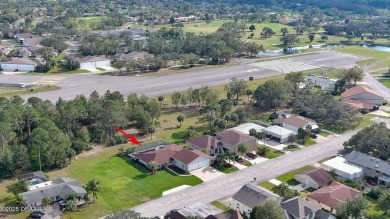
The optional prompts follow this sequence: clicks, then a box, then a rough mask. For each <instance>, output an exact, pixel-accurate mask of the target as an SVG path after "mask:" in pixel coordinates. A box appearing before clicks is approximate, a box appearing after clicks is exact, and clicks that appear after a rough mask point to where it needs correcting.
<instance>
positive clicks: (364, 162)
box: [345, 151, 390, 176]
mask: <svg viewBox="0 0 390 219" xmlns="http://www.w3.org/2000/svg"><path fill="white" fill-rule="evenodd" d="M345 160H346V161H348V162H349V163H352V164H355V165H358V166H361V167H365V168H370V169H372V170H376V171H379V172H381V173H384V174H386V175H388V176H390V163H389V162H387V161H384V160H381V159H379V158H375V157H372V156H369V155H366V154H363V153H361V152H358V151H352V152H351V153H350V154H348V155H347V156H345Z"/></svg>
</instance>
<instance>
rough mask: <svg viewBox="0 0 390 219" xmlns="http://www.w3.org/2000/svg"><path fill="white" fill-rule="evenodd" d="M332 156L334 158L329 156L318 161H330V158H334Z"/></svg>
mask: <svg viewBox="0 0 390 219" xmlns="http://www.w3.org/2000/svg"><path fill="white" fill-rule="evenodd" d="M332 158H333V157H327V158H324V159H322V160H320V161H318V162H317V163H319V164H322V163H324V162H325V161H328V160H330V159H332Z"/></svg>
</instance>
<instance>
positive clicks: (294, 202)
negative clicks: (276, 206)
mask: <svg viewBox="0 0 390 219" xmlns="http://www.w3.org/2000/svg"><path fill="white" fill-rule="evenodd" d="M281 206H282V208H283V209H284V210H285V211H286V213H287V215H288V216H292V217H291V218H306V217H308V216H309V215H310V213H311V212H313V213H316V212H317V211H319V210H321V206H320V205H319V204H317V203H315V202H311V201H308V200H306V199H303V198H299V197H295V198H292V199H289V200H287V201H284V202H283V203H282V204H281Z"/></svg>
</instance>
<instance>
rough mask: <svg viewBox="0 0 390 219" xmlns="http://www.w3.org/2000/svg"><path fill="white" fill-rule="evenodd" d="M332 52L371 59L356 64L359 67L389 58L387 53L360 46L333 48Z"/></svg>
mask: <svg viewBox="0 0 390 219" xmlns="http://www.w3.org/2000/svg"><path fill="white" fill-rule="evenodd" d="M334 50H336V51H339V52H345V53H351V54H356V55H361V56H367V57H372V59H370V60H364V61H360V62H358V64H360V65H368V64H372V63H374V62H377V61H379V60H383V59H387V58H389V56H390V55H389V53H388V52H383V51H378V50H374V49H369V48H364V47H360V46H344V47H336V48H334Z"/></svg>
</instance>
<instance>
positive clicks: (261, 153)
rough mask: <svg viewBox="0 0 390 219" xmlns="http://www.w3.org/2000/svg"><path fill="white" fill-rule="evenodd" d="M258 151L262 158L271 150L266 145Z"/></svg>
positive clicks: (260, 146)
mask: <svg viewBox="0 0 390 219" xmlns="http://www.w3.org/2000/svg"><path fill="white" fill-rule="evenodd" d="M257 149H258V150H259V154H260V155H262V156H265V155H267V154H268V152H269V151H270V148H269V147H267V146H265V145H259V146H258V148H257Z"/></svg>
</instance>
